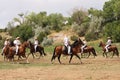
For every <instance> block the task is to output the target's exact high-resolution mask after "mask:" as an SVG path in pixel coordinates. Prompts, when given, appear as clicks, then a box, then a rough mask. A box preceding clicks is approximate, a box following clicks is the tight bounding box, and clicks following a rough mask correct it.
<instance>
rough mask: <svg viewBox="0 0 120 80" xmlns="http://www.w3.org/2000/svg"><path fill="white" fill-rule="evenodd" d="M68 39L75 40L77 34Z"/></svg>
mask: <svg viewBox="0 0 120 80" xmlns="http://www.w3.org/2000/svg"><path fill="white" fill-rule="evenodd" d="M70 39H71V40H72V41H75V40H77V39H78V36H75V35H73V36H71V37H70Z"/></svg>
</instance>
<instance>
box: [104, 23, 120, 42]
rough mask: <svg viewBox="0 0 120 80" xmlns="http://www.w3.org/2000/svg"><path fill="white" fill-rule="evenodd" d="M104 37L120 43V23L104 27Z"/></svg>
mask: <svg viewBox="0 0 120 80" xmlns="http://www.w3.org/2000/svg"><path fill="white" fill-rule="evenodd" d="M104 35H105V37H108V36H110V37H112V39H113V41H115V42H120V21H114V22H112V23H108V24H106V25H105V29H104Z"/></svg>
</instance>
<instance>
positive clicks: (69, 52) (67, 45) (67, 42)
mask: <svg viewBox="0 0 120 80" xmlns="http://www.w3.org/2000/svg"><path fill="white" fill-rule="evenodd" d="M64 45H65V46H66V47H67V49H68V54H71V47H70V41H69V38H68V37H67V36H66V35H65V37H64Z"/></svg>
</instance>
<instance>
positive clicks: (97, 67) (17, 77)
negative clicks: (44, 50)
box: [0, 55, 120, 80]
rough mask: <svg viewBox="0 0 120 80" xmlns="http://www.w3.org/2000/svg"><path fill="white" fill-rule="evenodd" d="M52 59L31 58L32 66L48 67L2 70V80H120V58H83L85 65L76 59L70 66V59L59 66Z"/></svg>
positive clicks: (64, 58) (0, 73)
mask: <svg viewBox="0 0 120 80" xmlns="http://www.w3.org/2000/svg"><path fill="white" fill-rule="evenodd" d="M50 58H51V55H48V56H46V57H43V58H40V59H32V57H31V58H29V61H30V64H32V63H36V64H37V63H41V64H42V63H46V64H47V66H30V67H22V68H16V69H0V80H120V58H117V57H114V58H104V57H102V56H97V57H96V58H93V57H92V56H91V57H90V58H88V59H85V58H82V62H83V64H80V63H79V60H78V59H77V58H76V57H74V58H73V60H72V62H71V64H69V63H68V61H69V57H63V56H61V61H62V62H63V64H59V63H58V61H57V59H56V60H55V61H54V64H51V62H50ZM16 65H17V64H16ZM28 65H29V64H28Z"/></svg>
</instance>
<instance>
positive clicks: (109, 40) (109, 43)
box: [105, 37, 112, 52]
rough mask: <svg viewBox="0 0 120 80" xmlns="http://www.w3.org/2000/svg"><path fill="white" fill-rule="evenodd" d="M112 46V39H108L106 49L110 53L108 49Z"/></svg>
mask: <svg viewBox="0 0 120 80" xmlns="http://www.w3.org/2000/svg"><path fill="white" fill-rule="evenodd" d="M111 44H112V40H111V38H110V37H108V40H107V42H106V46H105V49H106V52H108V47H109V46H110V45H111Z"/></svg>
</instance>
